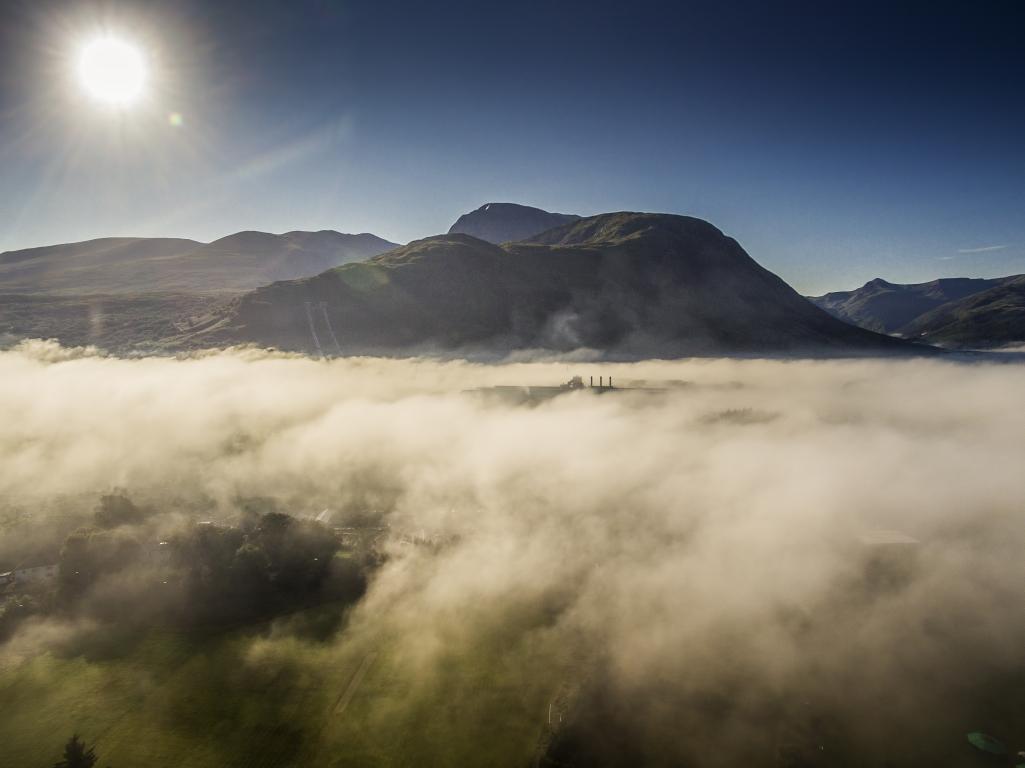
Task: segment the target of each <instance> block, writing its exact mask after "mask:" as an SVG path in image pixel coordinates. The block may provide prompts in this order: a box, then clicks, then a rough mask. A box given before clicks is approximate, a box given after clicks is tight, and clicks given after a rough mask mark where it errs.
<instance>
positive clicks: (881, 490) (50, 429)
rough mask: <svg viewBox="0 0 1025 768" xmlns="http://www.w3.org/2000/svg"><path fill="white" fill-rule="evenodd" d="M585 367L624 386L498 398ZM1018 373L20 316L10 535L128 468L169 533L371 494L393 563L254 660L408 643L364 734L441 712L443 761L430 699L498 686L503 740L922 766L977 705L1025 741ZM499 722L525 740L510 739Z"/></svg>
mask: <svg viewBox="0 0 1025 768" xmlns="http://www.w3.org/2000/svg"><path fill="white" fill-rule="evenodd" d="M574 375H580V376H582V377H583V379H584V381H585V382H586V381H588V380H589V379H590V377H591V376H593V377H594V380H595V381H596V382H597V381H598V377H599V376H601V377H602V378H603V380H606V379H607V377H609V376H611V377H612V378H613V381H614V382H615V383H616V385H617V387H618V389H617V391H612V392H608V391H604V392H602V393H601V394H597V393H595V392H594V391H593V390H590V389H584V390H579V391H567V392H566V393H565V394H560V395H559V396H557V397H553V398H550V399H543V400H539V401H536V402H533V403H528V404H523V403H514V402H510V401H508V400H507V399H504V398H502V397H496V396H493V394H494V393H491V392H488V391H487V388H490V387H496V386H506V385H522V386H552V385H557V384H559V383H562V382H565V381H567V380H569V379H570V378H571V377H572V376H574ZM631 387H632V388H631ZM1023 391H1025V369H1023V368H1022V367H1020V366H1016V365H1002V364H994V363H977V364H965V363H959V362H951V361H946V360H846V361H839V360H838V361H778V360H777V361H771V360H725V359H724V360H712V359H701V360H684V361H677V362H669V361H648V362H639V363H629V364H595V363H587V362H580V361H576V360H572V359H570V360H554V361H546V362H511V363H507V364H490V365H484V364H475V363H470V362H465V361H438V360H428V359H406V360H397V359H372V358H350V359H334V360H314V359H310V358H305V357H300V356H293V355H287V354H278V353H272V352H264V351H257V350H252V349H237V350H228V351H223V352H208V353H201V354H196V355H193V356H182V357H178V358H167V357H154V358H136V359H123V358H114V357H107V356H104V355H102V354H101V353H99V352H97V351H95V350H92V349H67V348H61V347H59V346H57V345H55V344H52V343H49V342H27V343H23V344H21V345H20V346H18V347H17V348H15V349H13V350H10V351H7V352H2V353H0V424H2V425H3V426H2V429H0V506H2V513H3V515H4V516H5V518H6V520H7V521H8V525H7V528H6V530H5V531H4V537H3V538H4V541H3V543H2V545H0V558H5V560H6V561H7V562H8V563H9V564H13V563H14V561H15V560H16V558H17V554H18V552H19V551H25V550H26V549H29V550H31V549H32V548H33V547H35V548H37V549H38V550H39V551H40V552H43V551H46V550H47V548H50V549H53V548H54V547H55V546H57V547H59V543H58V542H59V541H61V540H63V538H64V537H65V536H66V535H67V534H68V533H69V532H71V531H72V530H74V529H75V528H77V527H78V526H81V525H84V524H87V522H88V518H89V515H90V514H91V510H92V509H93V507H94V506H95V504H96V499H97V498H99V497H100V496H101V495H102V494H105V493H109V492H110V491H111V489H115V488H116V489H121V490H122V491H123V492H124V493H126V494H128V495H129V496H130V497H131V498H132V499H133V500H134V501H136V502H137V503H138V504H140V505H144V506H145V507H146V508H147V509H148V510H151V515H150V517H149V518H148V519H147V522H146V525H147V526H150V527H151V528H152V530H153V531H154V533H153V536H163V535H166V532H167V531H170V530H174V529H176V528H178V527H180V526H182V525H185V524H187V522H188V521H195V520H226V519H231V518H232V517H233V516H237V515H238V514H239V511H240V505H241V504H242V503H243V501H241V500H245V499H253V498H260V499H265V500H269V501H270V503H272V504H273V505H274V506H275V508H277V509H280V510H282V511H286V512H288V513H289V514H292V515H295V516H297V517H304V518H305V517H314V516H317V515H320V516H321V519H322V520H326V521H327V522H328V523H329V524H332V525H337V526H344V525H350V524H352V521H353V520H357V519H365V518H366V517H368V516H370V517H371V518H372V519H373V520H375V521H378V522H380V524H381V525H382V526H389V527H388V529H387V530H388V533H387V534H386V541H385V542H384V543H383V545H382V546H383V549H384V551H385V553H386V555H387V556H386V557H385V558H384V560H383V562H382V563H381V564H380V566H379V567H377V568H376V569H375V570H374V571H373V573H372V575H371V577H370V579H369V583H368V586H367V590H366V593H365V594H364V595H363V596H362V598H361V599H360V600H359V601H358V602H357V603H356V604H355V605H354V606H353V607H352V608H351V610H349V611H348V612H347V614H346V617H345V620H344V622H342V623H341V624H340V625H339V626H338V627H337V629H335V630H333V631H332V632H331V633H330V635H329V636H328V637H327V638H326V639H325V638H319V639H317V640H316V641H314V640H310V639H308V638H306V637H305V636H304V635H303V633H302V632H298V631H296V628H295V627H294V626H292V625H290V623H289V620H288V619H282V620H280V621H276V622H274V623H273V624H272V625H271V626H270V627H269V628H268V629H267V630H266V631H265V632H262V633H260V634H258V635H255V636H253V637H250V638H247V639H246V640H245V641H244V642H242V644H241V645H240V647H239V650H238V653H239V657H240V658H242V659H244V660H245V664H247V665H249V666H250V667H251V668H252V669H254V670H263V672H261V673H260V674H268V675H269V674H271V673H270V672H267V671H266V670H268V669H272V670H279V671H280V670H281V669H286V668H287V669H288V670H289V674H292V675H299V676H302V675H307V676H317V675H319V674H324V675H326V676H328V677H329V676H330V675H329V673H328V672H326V671H325V670H330V669H332V668H333V667H334V666H336V665H338V664H341V663H342V662H343V661H346V663H348V661H347V660H351V659H363V658H366V659H371V660H373V659H376V657H377V655H379V654H383V655H386V656H387V658H388V660H389V664H390V669H391V670H392V671H391V673H390V674H391V677H390V678H389V680H391V681H392V682H393V685H392V687H391V688H390V689H389V690H390V694H389V696H388V697H387V698H386V699H384V698H382V699H381V700H380V701H374V702H370V703H369V704H368V705H367V708H366V714H365V715H364V716H363V717H364V719H363V720H361V721H360V726H361V727H363V728H365V729H367V730H368V731H372V732H375V733H377V734H379V735H381V738H382V739H385V738H387V737H392V738H405V739H410V738H413V736H412V735H411V734H419V736H420V737H421V738H423V739H424V740H425V741H424V743H426V744H428V745H430V746H431V747H432V748H436V749H437V751H434V752H431V753H430V756H429V759H428V758H426V757H425V758H424V761H423V762H424V764H428V763H436V764H445V763H447V762H448V763H451V762H452V761H458V760H463V761H465V760H466V759H467V758H466V755H465V754H463V753H461V752H459V747H458V745H453V744H452V743H446V744H445V745H444V747H442V746H441V745H440V744H437V743H435V742H434V741H431V739H432V738H434V737H433V736H432V735H431V734H432V733H433V731H432V729H431V728H429V727H428V726H426V725H423V723H422V717H423V712H424V709H425V708H428V709H429V710H430V711H431V712H432V713H433V714H432V717H437V718H438V719H439V720H441V721H443V722H447V721H449V720H450V719H451V718H453V717H454V715H453V714H452V711H450V710H449V709H446V708H445V706H448V705H445V706H441V705H438V704H437V702H438V701H439V697H442V698H444V699H445V700H446V701H448V700H452V701H458V700H459V699H460V697H461V696H469V695H471V693H472V691H474V690H476V687H477V686H481V685H483V686H493V687H494V689H495V691H496V694H495V695H496V704H495V709H494V710H491V709H487V708H482V709H481V710H479V711H476V712H470V713H466V712H463V713H461V714H460V717H461V718H464V719H462V720H460V721H459V726H458V728H459V729H461V730H462V731H463V732H464V733H466V734H470V736H468V737H467V741H474V742H477V748H478V749H481V750H483V751H484V753H483V754H486V756H487V758H488V759H486V760H485V759H480V762H482V763H483V762H490V763H493V764H512V765H522V764H524V763H525V762H526V761H528V760H530V759H537V760H547V761H549V762H548V764H579V765H585V764H594V763H602V762H604V763H606V764H626V763H634V764H639V763H645V764H673V765H679V764H686V765H735V764H737V763H738V762H739V761H740V760H753V761H754V762H755V763H756V764H773V760H790V762H782V763H779V764H787V765H798V764H829V765H864V764H882V761H884V760H890V761H892V762H893V764H899V765H913V764H919V763H924V762H927V761H929V760H931V759H933V757H934V755H941V756H945V758H949V755H950V754H952V752H951V750H952V749H953V750H954V754H955V755H956V754H959V753H957V750H959V749H961V748H962V743H963V741H964V738H963V737H964V732H966V731H969V730H975V729H976V728H983V727H984V726H985V727H988V728H991V729H992V730H996V731H1000V733H1001V735H1002V736H1003V738H1005V739H1007V740H1008V741H1012V742H1013V740H1014V739H1015V738H1022V737H1025V734H1022V733H1021V731H1020V723H1021V722H1022V720H1021V717H1020V715H1021V714H1022V707H1021V705H1020V704H1017V703H1015V702H1014V701H1013V699H1014V697H1013V695H1011V694H1010V693H1008V692H1010V691H1013V690H1014V686H1015V682H1016V681H1018V682H1020V681H1021V679H1022V677H1023V665H1022V661H1021V653H1020V649H1021V647H1022V643H1023V641H1025V610H1023V609H1022V606H1021V600H1020V590H1021V585H1022V584H1023V579H1025V558H1022V556H1021V553H1022V551H1025V550H1023V545H1025V519H1023V518H1022V515H1021V500H1022V499H1023V498H1025V473H1022V472H1021V467H1022V466H1025V440H1022V435H1023V434H1025V411H1023V410H1022V409H1021V407H1020V400H1021V393H1022V392H1023ZM325 510H326V514H324V512H325ZM879 530H886V531H899V532H900V533H902V534H904V535H905V536H906V537H909V538H910V539H913V540H914V541H915V542H917V543H916V544H914V545H912V546H909V547H907V548H906V549H905V550H900V552H899V553H898V554H896V555H892V553H891V550H886V549H885V547H883V548H880V547H877V546H875V545H873V544H871V543H868V544H866V543H865V537H866V535H870V534H871V533H872V532H874V531H879ZM410 536H414V537H420V538H421V539H424V540H429V541H430V542H432V545H431V546H412V545H410V544H408V540H409V538H410ZM884 550H885V551H884ZM880 557H882V558H883V559H884V560H886V562H884V563H883V565H882V566H880V565H879V562H878V561H879V559H880ZM890 560H895V561H896V563H897V565H896V568H895V569H893V568H891V565H892V563H891V562H890ZM11 567H13V565H11ZM880 567H881V568H882V571H880V570H879V569H880ZM0 570H2V569H0ZM880 572H882V576H880V575H879V574H880ZM125 580H126V579H125V578H124V577H121V582H122V583H121V584H120V585H118V584H107V585H106V586H104V589H107V590H108V591H109V590H115V589H116V590H122V589H123V590H124V591H126V592H130V591H131V590H128V589H127V587H124V584H123V582H124V581H125ZM128 581H131V580H130V579H128ZM135 589H136V591H138V587H137V586H136V588H135ZM133 594H134V593H133ZM126 599H127V598H126ZM130 599H131V600H141V599H143V598H140V597H138V596H132V597H131V598H130ZM77 621H78V623H76V624H75V626H76V627H81V626H82V624H83V623H84V624H85V625H86V626H87V627H88V628H89V631H92V628H93V623H92V622H93V619H91V618H90V619H79V620H77ZM73 631H76V630H74V629H73V628H72V627H71V626H64V625H62V624H60V623H59V622H55V621H45V622H30V623H27V624H26V625H25V626H24V627H23V628H22V630H21V631H19V632H18V634H16V635H15V636H14V637H13V638H11V639H10V640H9V641H8V642H7V644H6V645H5V646H3V649H2V650H0V656H4V655H5V654H6V656H7V658H6V660H5V661H4V662H3V663H4V664H5V665H6V666H7V667H12V666H17V665H19V664H26V663H28V662H27V661H26V659H31V658H32V656H33V654H36V653H39V654H42V653H50V652H53V649H54V647H55V640H54V638H55V637H56V636H61V634H62V633H63V632H68V633H70V632H73ZM470 659H472V660H473V662H472V665H469V662H468V660H470ZM367 663H368V664H369V663H371V662H367ZM373 663H376V664H380V663H381V662H379V661H373ZM461 665H463V667H462V668H461ZM467 665H469V666H470V669H466V668H465V667H466V666H467ZM482 669H484V670H489V671H487V672H486V673H485V672H481V670H482ZM254 674H255V673H254ZM336 693H337V692H336ZM451 706H456V705H454V704H453V705H451ZM553 711H554V712H555V716H556V723H554V724H553V723H551V720H552V712H553ZM499 712H501V714H496V713H499ZM983 715H984V716H985V717H986V718H988V721H987V722H988V725H987V723H980V722H978V720H979V719H980V718H981V717H983ZM496 718H498V719H496ZM501 718H508V719H507V720H504V719H501ZM1016 718H1017V720H1016ZM297 727H298V726H297ZM1001 728H1002V729H1003V730H1002V731H1001ZM1015 728H1018V730H1017V732H1015V731H1014V729H1015ZM2 732H3V726H0V733H2ZM496 732H510V733H513V734H514V738H513V739H512V743H514V744H515V745H517V746H516V749H511V750H509V751H503V752H501V753H495V754H492V753H490V752H487V750H488V749H489V747H488V746H486V744H485V742H487V741H488V740H489V738H490V736H489V734H491V735H493V734H495V733H496ZM303 734H304V738H306V737H308V736H309V734H308V733H307V732H306V731H303ZM318 738H320V737H318ZM780 745H782V746H780ZM952 745H954V746H952ZM328 746H331V745H328ZM334 746H337V747H338V748H339V749H342V746H340V745H334ZM305 748H306V747H303V749H305ZM318 748H319V747H318ZM332 748H333V747H332ZM297 749H299V748H298V747H297ZM517 750H519V751H517ZM788 750H789V751H788ZM809 750H814V754H812V753H811V752H809ZM806 753H807V754H806ZM295 754H299V752H296V753H295ZM293 757H294V755H293ZM351 757H352V759H353V760H355V761H356V762H358V760H359V758H360V755H359V754H355V755H354V756H351ZM477 757H478V758H481V755H480V754H478V755H477ZM969 757H970V756H969ZM306 759H311V758H309V755H307V756H306ZM956 759H957V758H956V757H955V758H954V760H950V759H948V760H947V764H959V763H957V762H956ZM802 760H803V761H804V762H801V761H802ZM816 761H825V762H821V763H820V762H816ZM464 764H466V763H464Z"/></svg>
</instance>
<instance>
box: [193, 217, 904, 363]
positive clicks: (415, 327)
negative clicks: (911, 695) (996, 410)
mask: <svg viewBox="0 0 1025 768" xmlns="http://www.w3.org/2000/svg"><path fill="white" fill-rule="evenodd" d="M173 341H174V343H176V344H180V345H184V346H188V347H193V346H220V345H226V344H237V343H254V344H258V345H265V346H274V347H278V348H282V349H289V350H300V351H309V352H317V351H322V352H325V353H335V354H337V353H341V354H365V353H378V354H380V353H385V354H388V353H411V352H444V353H449V352H459V353H467V354H478V353H479V354H499V353H504V352H508V351H511V350H516V349H536V348H541V349H550V350H572V349H578V348H590V349H594V350H599V351H601V352H603V353H606V354H608V355H611V356H624V357H637V356H654V357H676V356H683V355H691V354H747V353H759V354H762V353H764V354H772V353H784V354H785V353H805V352H807V353H812V354H819V353H832V354H873V353H888V352H892V353H901V352H908V351H914V347H912V346H911V345H909V344H907V343H905V342H901V341H898V340H895V339H891V338H888V337H885V336H880V335H878V334H875V333H870V332H868V331H864V330H862V329H859V328H855V327H853V326H851V325H848V324H846V323H843V322H840V321H839V320H836V319H835V318H833V317H831V316H830V315H828V314H827V313H825V312H823V311H822V310H820V309H818V308H817V307H815V306H814V305H812V304H811V303H809V302H808V301H807V300H805V299H804V298H802V297H801V296H800V295H798V294H797V293H796V292H795V291H794V290H793V289H792V288H790V287H789V286H788V285H787V284H786V283H784V282H783V281H782V280H781V279H780V278H778V277H777V276H775V275H774V274H772V273H771V272H769V271H767V270H765V269H763V268H762V267H761V266H759V265H758V264H757V263H755V261H754V260H752V259H751V257H750V256H748V255H747V254H746V253H745V252H744V250H743V249H742V248H741V247H740V245H738V244H737V242H736V241H735V240H733V239H732V238H729V237H726V236H725V235H723V233H722V232H720V231H719V230H718V229H716V228H715V227H714V226H712V225H711V224H709V223H707V222H705V221H701V220H699V219H694V218H689V217H685V216H672V215H666V214H644V213H613V214H603V215H600V216H594V217H591V218H588V219H581V220H578V221H574V222H571V223H568V224H565V225H563V226H562V227H560V228H558V229H555V230H550V231H547V232H545V233H543V234H542V235H540V236H538V237H536V238H534V240H532V241H528V242H521V243H506V244H505V245H502V246H497V245H494V244H491V243H487V242H485V241H483V240H480V239H477V238H474V237H470V236H468V235H465V234H449V235H441V236H438V237H432V238H427V239H424V240H419V241H416V242H413V243H410V244H409V245H407V246H405V247H402V248H397V249H395V250H393V251H391V252H389V253H386V254H383V255H381V256H378V257H375V258H373V259H370V260H368V261H366V262H363V263H359V264H350V265H346V266H343V267H339V268H336V269H333V270H330V271H328V272H325V273H323V274H320V275H318V276H316V277H314V278H309V279H305V280H297V281H287V282H280V283H275V284H273V285H269V286H265V287H263V288H260V289H257V290H255V291H252V292H250V293H247V294H245V295H244V296H241V297H239V298H237V299H236V300H234V301H232V302H231V304H230V305H229V306H228V307H227V308H226V309H224V310H222V311H221V312H218V313H215V314H214V315H213V316H212V317H211V320H210V322H208V323H205V324H203V325H202V326H200V327H196V328H194V329H192V330H191V331H190V332H189V333H187V334H184V335H182V336H181V337H179V338H177V339H175V340H173Z"/></svg>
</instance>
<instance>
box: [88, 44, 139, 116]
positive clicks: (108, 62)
mask: <svg viewBox="0 0 1025 768" xmlns="http://www.w3.org/2000/svg"><path fill="white" fill-rule="evenodd" d="M78 77H79V80H80V81H81V83H82V85H83V86H84V87H85V89H86V91H88V92H89V94H90V95H91V96H92V97H94V98H95V99H97V100H99V101H104V102H107V103H108V104H116V105H122V106H124V105H127V104H130V103H131V102H133V101H135V100H136V99H137V98H138V97H139V94H140V93H142V88H143V86H144V85H145V83H146V62H145V61H144V60H143V57H142V54H141V53H140V52H139V49H138V48H136V47H134V46H132V45H129V44H128V43H125V42H123V41H121V40H118V39H116V38H113V37H102V38H98V39H96V40H93V41H92V42H90V43H88V44H87V45H86V46H85V47H83V48H82V53H81V56H80V57H79V60H78Z"/></svg>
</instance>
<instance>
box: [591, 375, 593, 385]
mask: <svg viewBox="0 0 1025 768" xmlns="http://www.w3.org/2000/svg"><path fill="white" fill-rule="evenodd" d="M591 386H592V387H593V386H594V376H592V377H591Z"/></svg>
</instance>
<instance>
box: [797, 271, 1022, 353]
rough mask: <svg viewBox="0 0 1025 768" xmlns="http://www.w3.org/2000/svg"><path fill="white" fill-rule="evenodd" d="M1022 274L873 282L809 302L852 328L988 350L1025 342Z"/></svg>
mask: <svg viewBox="0 0 1025 768" xmlns="http://www.w3.org/2000/svg"><path fill="white" fill-rule="evenodd" d="M1023 280H1025V275H1012V276H1010V277H997V278H992V279H981V278H968V277H956V278H941V279H939V280H932V281H930V282H928V283H908V284H900V283H888V282H886V281H885V280H882V279H880V278H876V279H875V280H870V281H869V282H867V283H865V285H863V286H862V287H861V288H858V289H856V290H853V291H837V292H835V293H827V294H825V295H824V296H811V297H809V300H810V301H812V302H814V303H815V304H816V305H818V306H819V307H821V308H822V309H824V310H825V311H827V312H829V313H830V314H831V315H833V316H834V317H837V318H839V319H840V320H844V321H846V322H848V323H852V324H853V325H857V326H860V327H862V328H866V329H868V330H872V331H877V332H879V333H889V334H893V335H895V336H901V337H903V338H908V339H916V340H919V341H925V342H928V343H937V344H942V345H944V346H953V347H992V346H998V345H1000V344H1006V343H1011V342H1015V341H1023V340H1025V328H1023V327H1022V320H1021V319H1020V317H1019V316H1018V311H1019V310H1018V307H1020V306H1021V304H1020V294H1021V284H1022V281H1023Z"/></svg>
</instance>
